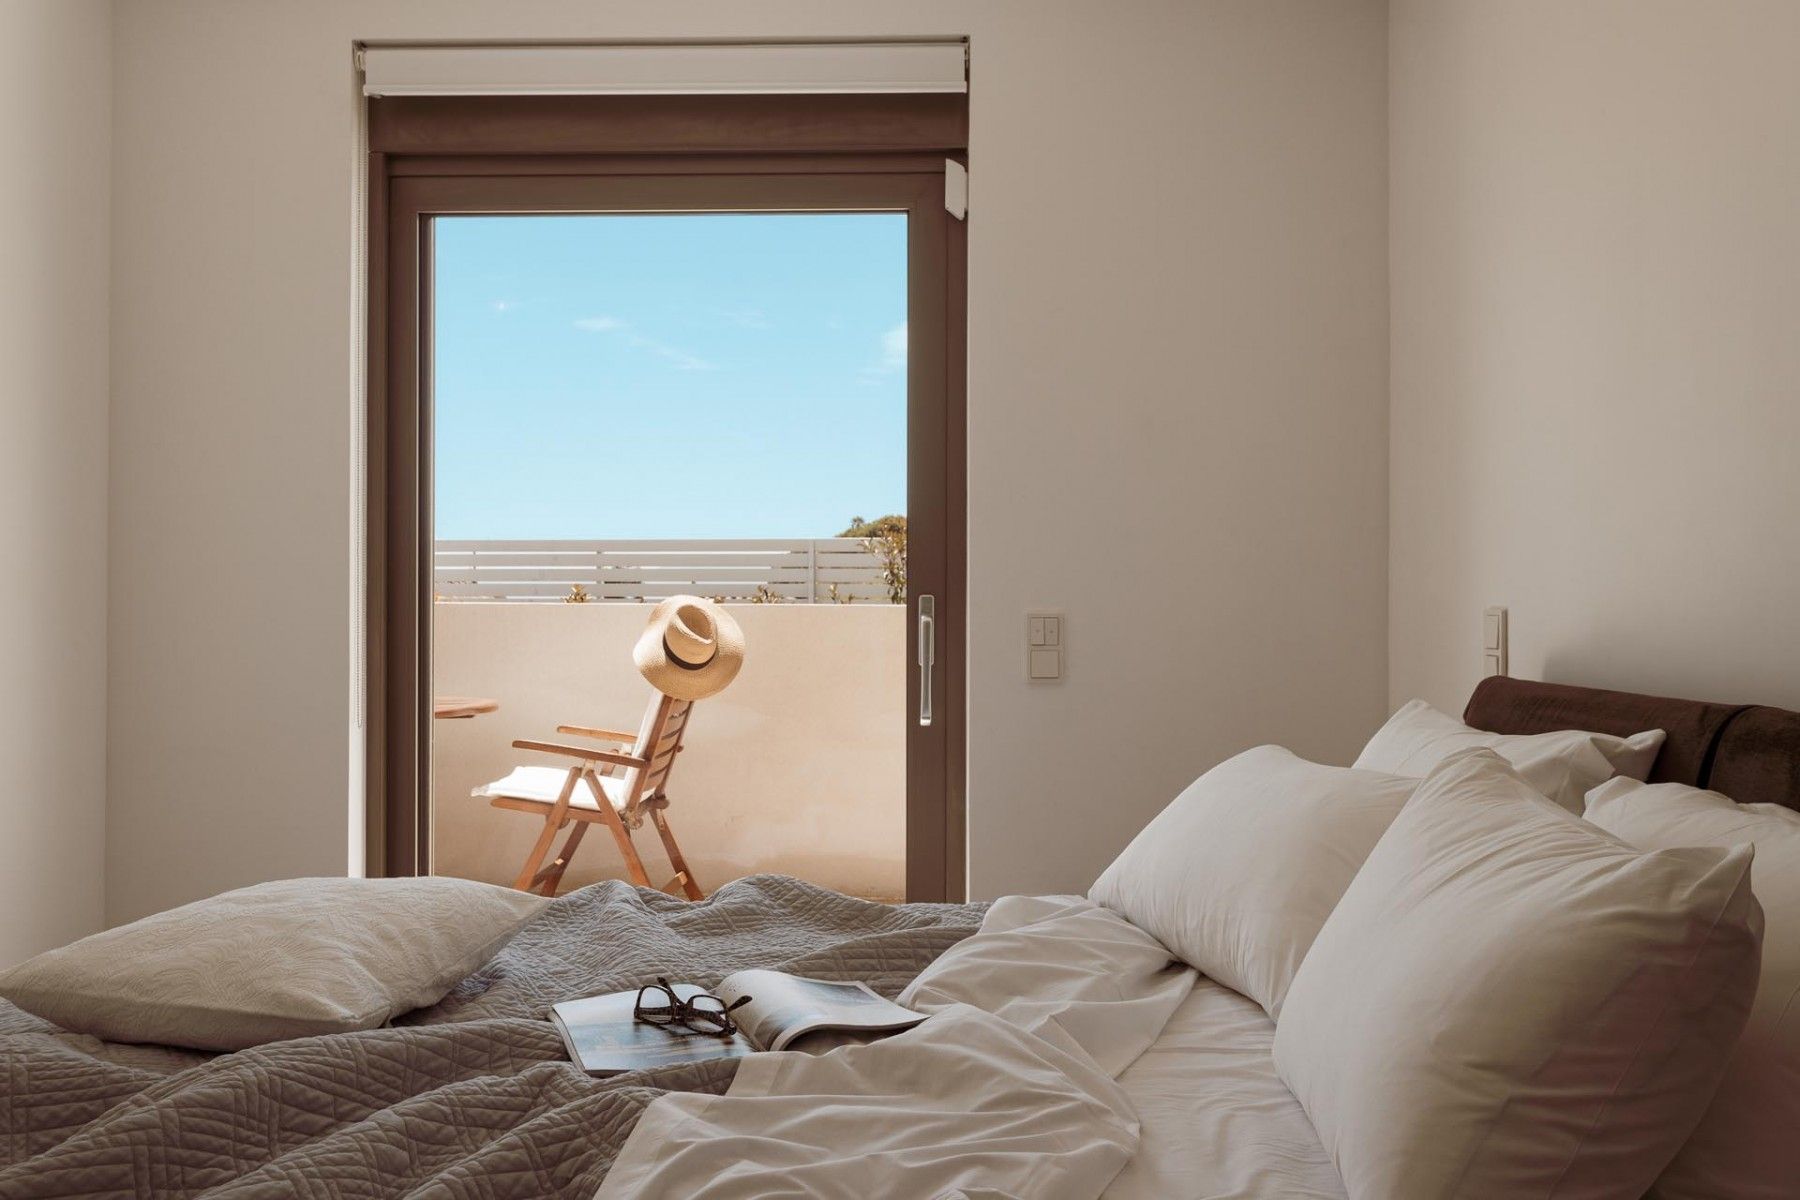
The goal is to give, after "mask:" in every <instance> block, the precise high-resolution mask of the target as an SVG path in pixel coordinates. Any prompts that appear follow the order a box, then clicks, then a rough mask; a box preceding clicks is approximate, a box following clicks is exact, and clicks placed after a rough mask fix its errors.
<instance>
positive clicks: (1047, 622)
mask: <svg viewBox="0 0 1800 1200" xmlns="http://www.w3.org/2000/svg"><path fill="white" fill-rule="evenodd" d="M1062 668H1063V618H1062V614H1061V613H1047V612H1034V613H1026V614H1025V677H1026V678H1027V679H1031V680H1049V679H1061V678H1062Z"/></svg>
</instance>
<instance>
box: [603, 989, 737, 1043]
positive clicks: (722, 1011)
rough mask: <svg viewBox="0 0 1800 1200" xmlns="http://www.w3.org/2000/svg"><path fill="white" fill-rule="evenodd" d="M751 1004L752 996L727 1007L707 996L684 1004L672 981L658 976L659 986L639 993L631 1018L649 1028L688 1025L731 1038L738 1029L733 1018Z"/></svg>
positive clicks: (704, 995) (684, 1001) (701, 994)
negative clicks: (671, 985) (732, 1015)
mask: <svg viewBox="0 0 1800 1200" xmlns="http://www.w3.org/2000/svg"><path fill="white" fill-rule="evenodd" d="M748 1003H750V997H748V996H739V997H738V998H737V999H736V1000H733V1001H732V1002H731V1003H730V1004H726V1003H725V1002H724V1001H723V1000H721V999H719V998H718V997H717V996H712V995H708V994H707V993H705V992H700V993H698V994H696V995H693V996H689V997H688V998H687V999H686V1000H683V999H682V998H681V997H680V996H677V995H676V994H675V989H674V988H672V987H670V986H669V981H668V980H667V979H664V978H663V977H662V976H660V975H658V976H657V977H656V982H655V983H651V984H646V985H645V986H643V987H641V988H639V989H638V994H637V1003H636V1004H634V1005H633V1006H632V1009H631V1015H632V1017H633V1018H634V1019H635V1020H639V1021H642V1022H644V1024H646V1025H685V1026H687V1027H688V1028H689V1029H692V1030H693V1031H694V1032H696V1033H715V1034H717V1035H719V1036H720V1037H730V1036H731V1035H732V1034H734V1033H736V1032H737V1029H738V1026H737V1022H736V1021H734V1020H732V1018H731V1014H732V1013H733V1012H735V1011H737V1010H738V1009H740V1008H742V1007H744V1005H746V1004H748Z"/></svg>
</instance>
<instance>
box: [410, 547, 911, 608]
mask: <svg viewBox="0 0 1800 1200" xmlns="http://www.w3.org/2000/svg"><path fill="white" fill-rule="evenodd" d="M433 575H434V586H435V590H436V594H437V596H438V598H439V599H443V600H509V601H530V600H535V601H561V600H566V599H568V598H569V595H570V593H571V592H572V591H573V590H574V589H575V587H576V586H578V585H579V586H580V587H581V588H582V590H583V591H585V592H586V593H587V595H588V597H589V598H590V599H592V600H595V601H653V600H660V599H662V598H663V597H665V596H674V595H679V594H681V593H684V592H686V593H692V594H694V595H699V596H708V597H712V598H715V599H720V600H726V601H740V602H742V601H754V600H757V599H759V598H760V599H763V600H776V601H786V602H789V603H800V604H808V603H812V604H826V603H830V602H831V601H832V599H833V593H832V586H833V585H834V584H835V585H836V588H837V591H836V599H838V600H839V601H848V602H856V603H885V602H886V601H887V599H888V590H887V585H886V584H885V583H884V582H883V580H882V573H881V561H880V559H878V558H877V557H876V556H875V555H873V554H871V553H869V551H868V550H867V549H865V548H864V546H863V543H862V540H861V539H859V538H793V539H787V538H755V539H746V540H692V541H605V542H588V541H523V542H519V541H512V542H501V541H443V542H439V543H437V553H436V561H435V563H434V567H433Z"/></svg>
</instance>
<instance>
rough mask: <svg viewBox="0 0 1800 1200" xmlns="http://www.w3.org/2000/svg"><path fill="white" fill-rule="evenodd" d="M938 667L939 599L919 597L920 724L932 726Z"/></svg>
mask: <svg viewBox="0 0 1800 1200" xmlns="http://www.w3.org/2000/svg"><path fill="white" fill-rule="evenodd" d="M936 666H937V597H936V596H920V597H919V724H921V725H929V724H931V676H932V675H933V673H934V671H933V668H935V667H936Z"/></svg>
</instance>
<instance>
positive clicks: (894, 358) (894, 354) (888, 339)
mask: <svg viewBox="0 0 1800 1200" xmlns="http://www.w3.org/2000/svg"><path fill="white" fill-rule="evenodd" d="M881 365H882V367H883V368H885V369H886V370H889V371H898V370H901V369H902V368H904V367H905V366H906V322H905V321H902V322H900V323H899V324H898V325H896V326H894V327H893V328H892V329H890V330H888V331H887V332H886V333H884V334H882V335H881Z"/></svg>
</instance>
